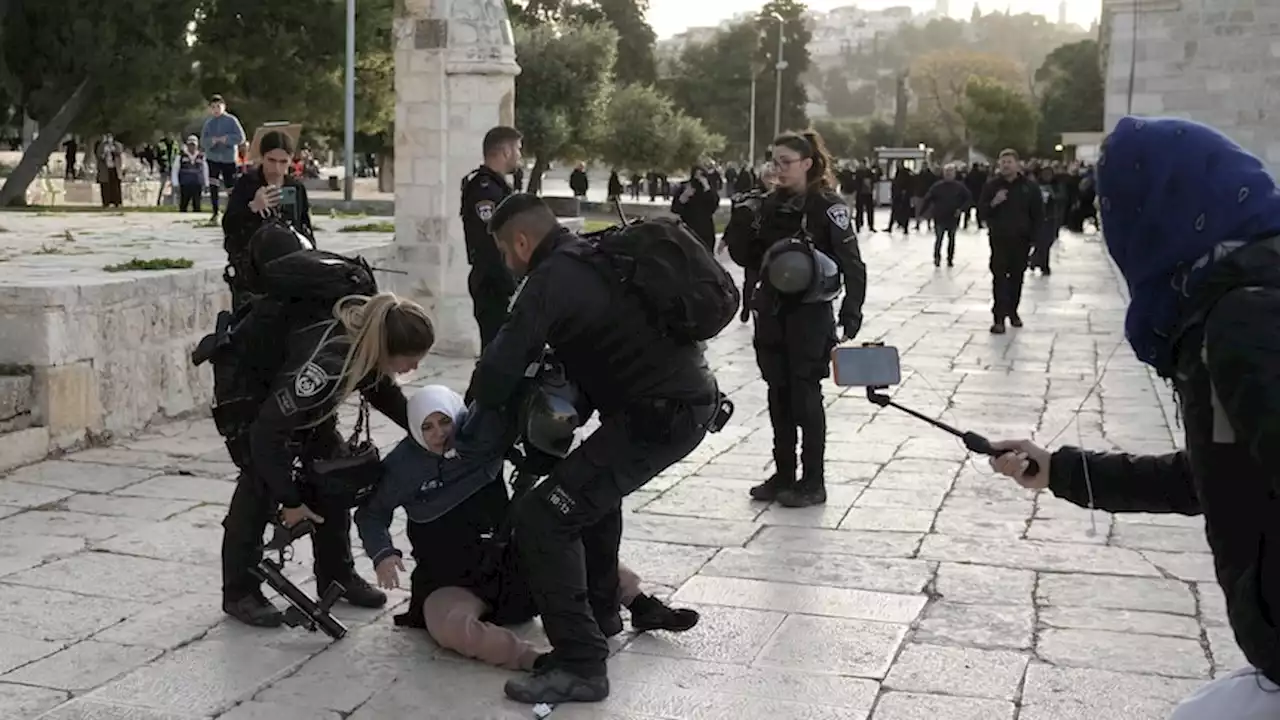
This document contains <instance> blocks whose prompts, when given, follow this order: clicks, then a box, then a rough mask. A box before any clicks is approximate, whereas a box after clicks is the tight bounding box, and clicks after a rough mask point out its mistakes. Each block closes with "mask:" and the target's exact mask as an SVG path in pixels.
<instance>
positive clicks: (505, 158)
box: [462, 125, 521, 349]
mask: <svg viewBox="0 0 1280 720" xmlns="http://www.w3.org/2000/svg"><path fill="white" fill-rule="evenodd" d="M520 137H521V136H520V131H519V130H516V129H515V128H513V127H506V126H503V125H499V126H498V127H495V128H493V129H492V130H490V131H489V132H487V133H485V136H484V164H482V165H481V166H480V167H478V168H476V169H475V170H472V171H471V172H470V173H467V176H466V177H465V178H463V179H462V232H463V234H464V236H465V238H466V241H467V263H468V264H469V265H471V273H470V274H469V275H467V290H468V291H469V292H470V293H471V302H472V304H473V305H474V307H475V316H476V324H477V325H479V326H480V348H481V349H484V348H485V347H487V346H488V345H489V343H490V342H493V336H494V335H497V334H498V328H500V327H502V322H503V321H504V320H506V319H507V306H508V305H510V304H511V294H512V293H514V292H515V290H516V282H515V279H514V278H512V277H511V272H510V271H508V270H507V266H506V265H504V264H503V262H502V256H501V255H500V254H499V253H498V248H497V247H496V246H495V245H494V244H493V237H492V236H491V235H490V234H489V219H490V218H492V217H493V211H494V208H496V207H498V203H500V202H502V201H503V199H504V198H506V197H507V196H508V195H510V194H511V186H510V185H509V184H507V177H506V176H507V175H508V174H509V173H511V172H512V171H513V170H515V169H516V168H518V167H520Z"/></svg>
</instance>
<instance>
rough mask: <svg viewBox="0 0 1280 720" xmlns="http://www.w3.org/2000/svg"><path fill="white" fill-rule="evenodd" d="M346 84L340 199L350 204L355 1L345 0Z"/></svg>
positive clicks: (353, 167)
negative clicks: (343, 173)
mask: <svg viewBox="0 0 1280 720" xmlns="http://www.w3.org/2000/svg"><path fill="white" fill-rule="evenodd" d="M346 84H347V87H346V101H345V103H344V104H345V107H344V108H343V110H344V112H343V115H344V118H343V121H344V122H345V124H346V127H345V129H344V133H343V146H344V147H343V153H344V154H345V155H346V166H347V172H346V177H345V178H343V181H342V199H343V200H345V201H347V202H351V199H352V197H353V195H354V194H355V188H356V0H347V83H346Z"/></svg>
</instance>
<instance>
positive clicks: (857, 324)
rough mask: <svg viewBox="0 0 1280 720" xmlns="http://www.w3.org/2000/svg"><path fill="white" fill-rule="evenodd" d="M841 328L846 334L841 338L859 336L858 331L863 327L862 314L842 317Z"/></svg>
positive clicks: (849, 338) (846, 338) (847, 338)
mask: <svg viewBox="0 0 1280 720" xmlns="http://www.w3.org/2000/svg"><path fill="white" fill-rule="evenodd" d="M840 329H841V330H842V331H843V333H844V336H843V337H842V338H841V340H852V339H854V338H855V337H857V336H858V331H859V330H861V329H862V316H861V315H848V316H845V317H842V318H840Z"/></svg>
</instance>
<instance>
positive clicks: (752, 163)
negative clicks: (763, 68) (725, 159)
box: [747, 68, 756, 171]
mask: <svg viewBox="0 0 1280 720" xmlns="http://www.w3.org/2000/svg"><path fill="white" fill-rule="evenodd" d="M749 117H750V118H751V126H750V128H751V129H750V130H748V131H747V137H748V138H749V139H748V140H747V158H748V161H747V167H749V168H751V169H752V170H753V171H754V170H755V167H756V71H755V69H754V68H753V69H752V70H751V115H750V116H749Z"/></svg>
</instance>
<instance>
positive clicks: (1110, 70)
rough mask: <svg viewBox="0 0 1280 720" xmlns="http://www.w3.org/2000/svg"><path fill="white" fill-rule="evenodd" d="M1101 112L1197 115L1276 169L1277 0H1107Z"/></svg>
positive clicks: (1109, 122) (1279, 155)
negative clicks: (1103, 89) (1103, 109)
mask: <svg viewBox="0 0 1280 720" xmlns="http://www.w3.org/2000/svg"><path fill="white" fill-rule="evenodd" d="M1102 11H1103V23H1102V31H1101V36H1102V37H1101V38H1100V40H1101V45H1102V54H1103V63H1104V64H1103V67H1104V69H1105V75H1104V77H1105V82H1106V120H1105V125H1104V128H1105V129H1106V130H1111V128H1113V127H1115V124H1116V122H1117V121H1119V119H1120V118H1121V117H1124V115H1125V114H1126V112H1130V111H1131V112H1132V113H1133V114H1135V115H1153V116H1171V117H1183V118H1188V119H1191V120H1196V121H1199V122H1202V123H1205V124H1207V125H1212V126H1213V127H1215V128H1217V129H1219V130H1221V131H1222V132H1224V133H1225V134H1227V135H1228V136H1230V137H1231V138H1232V139H1233V140H1235V141H1236V142H1238V143H1240V144H1241V145H1242V146H1244V147H1245V148H1246V149H1248V150H1249V151H1250V152H1252V153H1254V154H1255V155H1257V156H1258V157H1260V158H1262V159H1263V160H1264V161H1266V162H1267V163H1268V165H1269V166H1270V168H1271V170H1272V172H1280V92H1277V89H1278V88H1280V85H1278V84H1277V81H1276V73H1277V68H1280V36H1278V35H1276V28H1278V27H1280V3H1277V2H1275V0H1235V1H1233V2H1221V1H1220V0H1105V1H1104V3H1103V8H1102Z"/></svg>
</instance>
